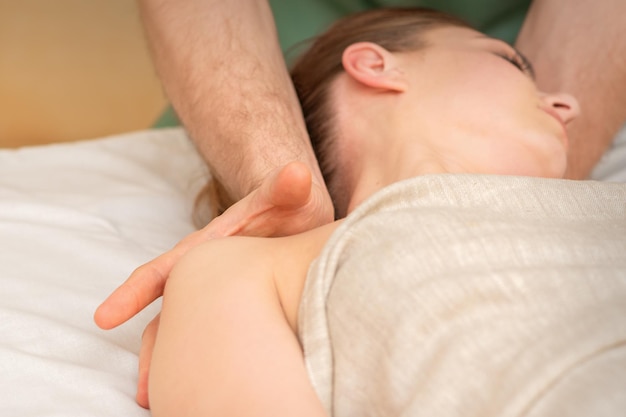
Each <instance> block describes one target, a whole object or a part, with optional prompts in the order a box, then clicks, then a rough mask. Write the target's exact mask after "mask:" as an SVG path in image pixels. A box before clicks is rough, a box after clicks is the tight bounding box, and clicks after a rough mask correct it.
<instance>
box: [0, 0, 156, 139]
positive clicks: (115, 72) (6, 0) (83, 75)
mask: <svg viewBox="0 0 626 417" xmlns="http://www.w3.org/2000/svg"><path fill="white" fill-rule="evenodd" d="M165 107H166V99H165V96H164V94H163V91H162V88H161V86H160V83H159V81H158V79H157V76H156V73H155V71H154V68H153V66H152V62H151V58H150V54H149V50H148V47H147V44H146V42H145V40H144V34H143V29H142V26H141V22H140V19H139V14H138V10H137V6H136V3H135V1H132V0H0V147H16V146H20V145H37V144H45V143H51V142H60V141H73V140H78V139H90V138H95V137H101V136H106V135H110V134H115V133H121V132H128V131H132V130H138V129H145V128H148V127H150V126H151V125H152V124H153V123H154V122H155V121H156V120H157V119H158V117H159V115H160V114H161V112H162V111H163V110H164V109H165Z"/></svg>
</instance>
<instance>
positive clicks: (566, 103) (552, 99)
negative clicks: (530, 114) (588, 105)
mask: <svg viewBox="0 0 626 417" xmlns="http://www.w3.org/2000/svg"><path fill="white" fill-rule="evenodd" d="M542 99H543V101H544V102H545V103H546V104H547V105H548V106H550V107H551V108H553V109H554V110H555V111H556V112H557V113H558V114H559V116H560V117H561V119H562V120H563V123H565V124H567V123H569V122H571V121H572V120H574V119H575V118H576V117H578V115H579V114H580V106H579V105H578V100H576V98H575V97H574V96H571V95H569V94H564V93H559V94H542Z"/></svg>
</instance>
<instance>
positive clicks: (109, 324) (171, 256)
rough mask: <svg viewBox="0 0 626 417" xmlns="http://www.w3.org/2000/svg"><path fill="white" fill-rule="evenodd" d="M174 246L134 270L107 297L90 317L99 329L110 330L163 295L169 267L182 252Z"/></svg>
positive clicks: (183, 249)
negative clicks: (92, 317) (92, 316)
mask: <svg viewBox="0 0 626 417" xmlns="http://www.w3.org/2000/svg"><path fill="white" fill-rule="evenodd" d="M186 251H187V249H186V248H185V247H180V246H178V245H177V246H176V247H175V248H174V249H172V250H170V251H169V252H166V253H164V254H162V255H160V256H158V257H157V258H155V259H153V260H152V261H150V262H148V263H146V264H144V265H142V266H140V267H139V268H137V269H135V270H134V271H133V273H132V274H131V275H130V276H129V277H128V279H127V280H126V281H125V282H124V283H123V284H122V285H120V286H119V287H118V288H117V289H115V291H113V293H111V295H109V296H108V297H107V298H106V299H105V300H104V301H103V302H102V304H100V306H99V307H98V308H97V309H96V312H95V314H94V321H95V322H96V324H97V325H98V326H99V327H100V328H102V329H106V330H108V329H112V328H113V327H116V326H119V325H120V324H122V323H124V322H125V321H127V320H128V319H130V318H131V317H133V316H134V315H135V314H137V313H139V312H140V311H141V310H143V309H144V308H145V307H146V306H148V305H149V304H150V303H151V302H153V301H154V300H156V299H157V298H159V297H160V296H161V295H162V294H163V289H164V287H165V282H166V281H167V277H168V276H169V274H170V272H171V270H172V267H173V266H174V264H175V263H176V262H177V261H178V260H179V259H180V257H181V256H182V255H183V254H184V252H186Z"/></svg>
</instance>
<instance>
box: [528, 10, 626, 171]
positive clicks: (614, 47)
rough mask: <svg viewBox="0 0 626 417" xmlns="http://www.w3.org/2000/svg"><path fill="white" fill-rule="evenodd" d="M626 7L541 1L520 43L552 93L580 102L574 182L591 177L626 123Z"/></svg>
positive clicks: (573, 135) (572, 129)
mask: <svg viewBox="0 0 626 417" xmlns="http://www.w3.org/2000/svg"><path fill="white" fill-rule="evenodd" d="M624 16H626V2H625V1H623V0H602V1H598V2H595V1H588V0H535V1H534V2H533V3H532V5H531V9H530V11H529V13H528V16H527V18H526V21H525V22H524V26H523V27H522V30H521V32H520V35H519V37H518V40H517V47H518V48H519V49H520V50H521V51H522V52H523V53H524V54H525V55H527V56H528V58H529V59H530V60H531V61H532V62H533V64H534V66H535V70H536V73H537V83H538V86H539V88H540V89H541V90H543V91H546V92H566V93H570V94H572V95H574V96H575V97H576V98H577V99H578V100H579V102H580V105H581V115H580V117H578V118H577V119H576V120H574V121H573V122H572V123H571V124H570V126H569V128H568V135H569V138H570V154H569V168H568V173H567V176H568V177H570V178H577V179H580V178H585V177H587V176H588V175H589V173H590V172H591V170H592V169H593V167H594V166H595V164H596V163H597V162H598V160H599V159H600V157H601V156H602V154H603V153H604V152H605V151H606V149H607V148H608V146H609V145H610V144H611V141H612V139H613V137H614V136H615V134H616V132H617V131H618V130H619V128H620V127H621V126H622V125H623V124H624V123H625V122H626V60H625V59H624V57H626V25H624Z"/></svg>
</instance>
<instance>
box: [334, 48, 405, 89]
mask: <svg viewBox="0 0 626 417" xmlns="http://www.w3.org/2000/svg"><path fill="white" fill-rule="evenodd" d="M341 63H342V64H343V68H344V70H345V71H346V73H347V74H348V75H349V76H350V77H351V78H353V79H354V80H355V81H358V82H360V83H361V84H363V85H365V86H367V87H371V88H377V89H383V90H389V91H395V92H404V91H406V89H407V88H408V85H407V82H406V79H405V78H404V74H403V73H402V71H401V70H400V69H399V68H398V62H397V59H396V57H395V56H394V55H393V54H392V53H391V52H389V51H388V50H386V49H385V48H383V47H382V46H380V45H377V44H375V43H372V42H357V43H353V44H352V45H350V46H348V47H347V48H346V49H345V51H343V56H342V60H341Z"/></svg>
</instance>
